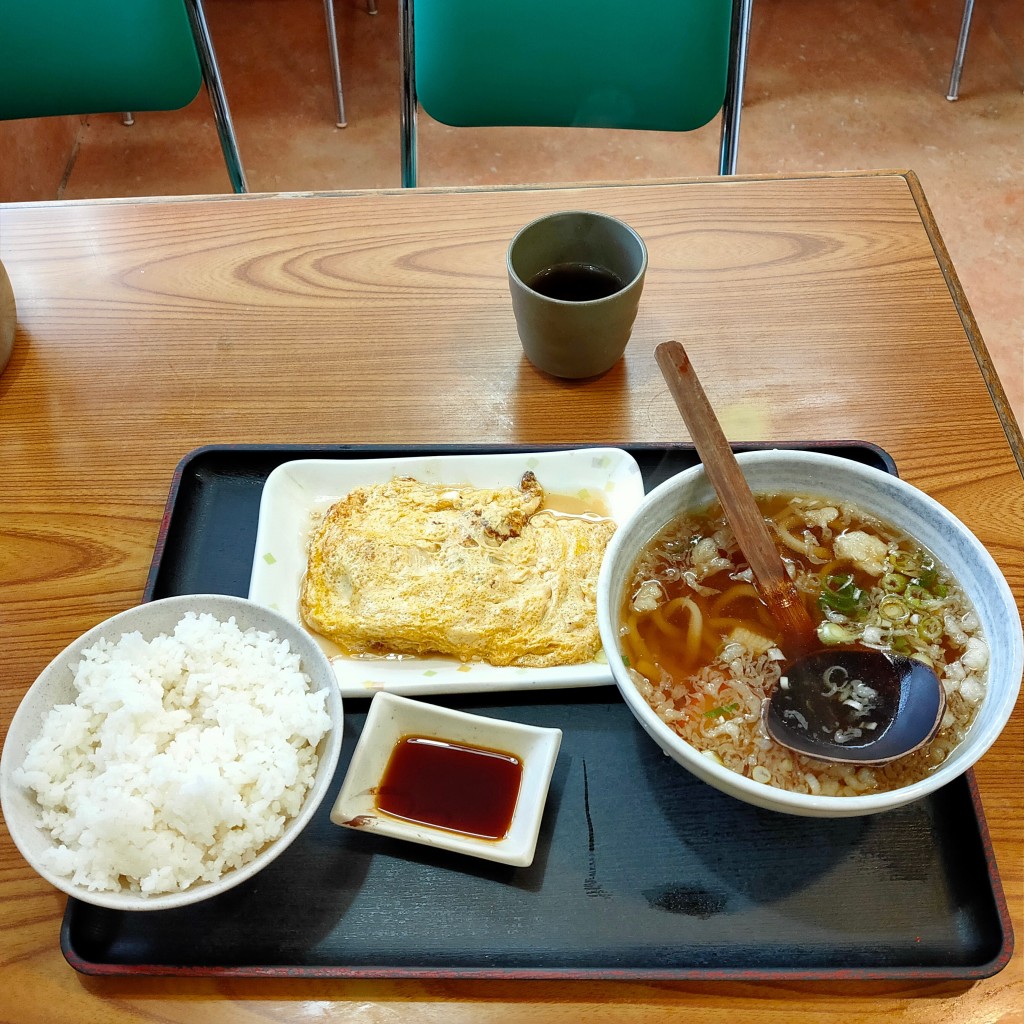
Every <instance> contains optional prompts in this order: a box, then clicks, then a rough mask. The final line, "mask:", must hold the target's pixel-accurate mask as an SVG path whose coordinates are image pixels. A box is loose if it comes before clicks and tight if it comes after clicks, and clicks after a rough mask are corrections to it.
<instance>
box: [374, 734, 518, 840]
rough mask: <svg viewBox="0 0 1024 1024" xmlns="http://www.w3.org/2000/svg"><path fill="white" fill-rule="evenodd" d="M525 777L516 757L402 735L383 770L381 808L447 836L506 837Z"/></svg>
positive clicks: (444, 741)
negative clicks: (447, 834)
mask: <svg viewBox="0 0 1024 1024" xmlns="http://www.w3.org/2000/svg"><path fill="white" fill-rule="evenodd" d="M522 777H523V765H522V762H521V761H520V760H519V758H517V757H515V756H514V755H512V754H506V753H504V752H502V751H500V750H485V749H482V748H479V747H467V746H462V745H460V744H458V743H449V742H448V741H447V740H439V739H430V738H428V737H426V736H403V737H402V739H400V740H399V741H398V743H397V744H396V745H395V748H394V750H392V752H391V757H390V758H389V759H388V763H387V767H386V768H385V769H384V775H383V777H382V779H381V782H380V786H379V787H378V789H377V796H376V803H377V809H378V810H380V811H383V812H384V813H386V814H390V815H392V816H393V817H396V818H403V819H404V820H406V821H412V822H416V823H417V824H420V825H432V826H434V827H435V828H443V829H446V830H447V831H449V832H461V833H463V834H464V835H470V836H478V837H480V838H482V839H504V838H505V836H506V835H507V834H508V830H509V826H510V825H511V824H512V815H513V814H514V813H515V809H516V801H517V800H518V799H519V787H520V784H521V782H522Z"/></svg>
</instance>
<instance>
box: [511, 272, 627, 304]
mask: <svg viewBox="0 0 1024 1024" xmlns="http://www.w3.org/2000/svg"><path fill="white" fill-rule="evenodd" d="M526 283H527V285H528V286H529V287H530V288H532V289H533V290H534V291H535V292H540V294H541V295H546V296H547V297H548V298H549V299H560V300H561V301H562V302H592V301H593V300H594V299H606V298H608V296H609V295H614V294H615V293H616V292H617V291H621V290H622V287H623V285H624V283H625V282H624V281H623V280H622V279H621V278H620V277H619V276H618V274H615V273H613V272H612V271H610V270H608V269H607V268H606V267H599V266H596V265H595V264H593V263H556V264H555V266H553V267H545V268H544V270H542V271H541V272H540V273H539V274H535V275H534V276H533V277H532V278H531V279H530V280H529V281H527V282H526Z"/></svg>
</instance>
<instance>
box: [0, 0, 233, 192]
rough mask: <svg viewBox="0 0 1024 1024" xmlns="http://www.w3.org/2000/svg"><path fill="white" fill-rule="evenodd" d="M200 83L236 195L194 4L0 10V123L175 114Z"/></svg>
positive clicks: (119, 2) (216, 81) (8, 5)
mask: <svg viewBox="0 0 1024 1024" xmlns="http://www.w3.org/2000/svg"><path fill="white" fill-rule="evenodd" d="M204 81H205V83H206V87H207V90H208V92H209V94H210V100H211V103H212V104H213V113H214V119H215V120H216V123H217V131H218V134H219V136H220V144H221V149H222V151H223V153H224V161H225V163H226V164H227V169H228V176H229V177H230V179H231V185H232V188H233V189H234V190H235V191H236V192H246V191H247V190H248V186H247V184H246V180H245V172H244V170H243V168H242V163H241V159H240V158H239V155H238V145H237V142H236V140H235V133H234V127H233V125H232V123H231V114H230V111H229V109H228V104H227V99H226V98H225V96H224V88H223V85H222V83H221V80H220V72H219V70H218V68H217V61H216V57H215V55H214V52H213V44H212V42H211V41H210V34H209V30H208V28H207V25H206V17H205V14H204V12H203V7H202V0H49V2H45V3H44V2H41V0H0V119H3V120H14V119H16V118H23V117H50V116H56V115H66V114H104V113H114V112H123V111H129V110H130V111H137V110H177V109H179V108H181V107H184V106H187V105H188V104H189V103H191V102H192V100H193V99H195V97H196V96H197V95H198V93H199V89H200V87H201V86H202V84H203V82H204Z"/></svg>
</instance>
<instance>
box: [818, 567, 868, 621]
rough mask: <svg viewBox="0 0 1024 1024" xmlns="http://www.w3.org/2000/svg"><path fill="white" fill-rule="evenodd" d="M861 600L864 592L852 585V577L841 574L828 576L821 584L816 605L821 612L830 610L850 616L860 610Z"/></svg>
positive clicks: (854, 584)
mask: <svg viewBox="0 0 1024 1024" xmlns="http://www.w3.org/2000/svg"><path fill="white" fill-rule="evenodd" d="M863 598H864V591H863V590H861V589H860V587H858V586H857V584H856V583H854V581H853V575H852V574H851V573H841V574H836V575H832V576H829V577H828V578H827V579H826V580H825V582H824V583H823V584H822V587H821V594H820V595H819V597H818V605H819V607H820V608H821V609H822V610H823V611H826V610H828V609H831V610H832V611H834V612H840V613H841V614H843V615H852V614H853V613H854V612H856V611H857V610H858V609H859V608H860V606H861V604H862V602H863Z"/></svg>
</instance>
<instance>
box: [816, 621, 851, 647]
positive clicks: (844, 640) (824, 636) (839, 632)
mask: <svg viewBox="0 0 1024 1024" xmlns="http://www.w3.org/2000/svg"><path fill="white" fill-rule="evenodd" d="M859 635H860V634H859V633H855V632H854V631H853V630H850V629H844V628H843V627H842V626H840V625H839V623H838V622H829V621H828V620H827V619H826V621H825V622H822V623H821V624H820V625H819V626H818V639H819V640H820V641H821V642H822V643H823V644H829V645H831V644H850V643H853V641H854V640H856V639H857V638H858V636H859Z"/></svg>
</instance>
